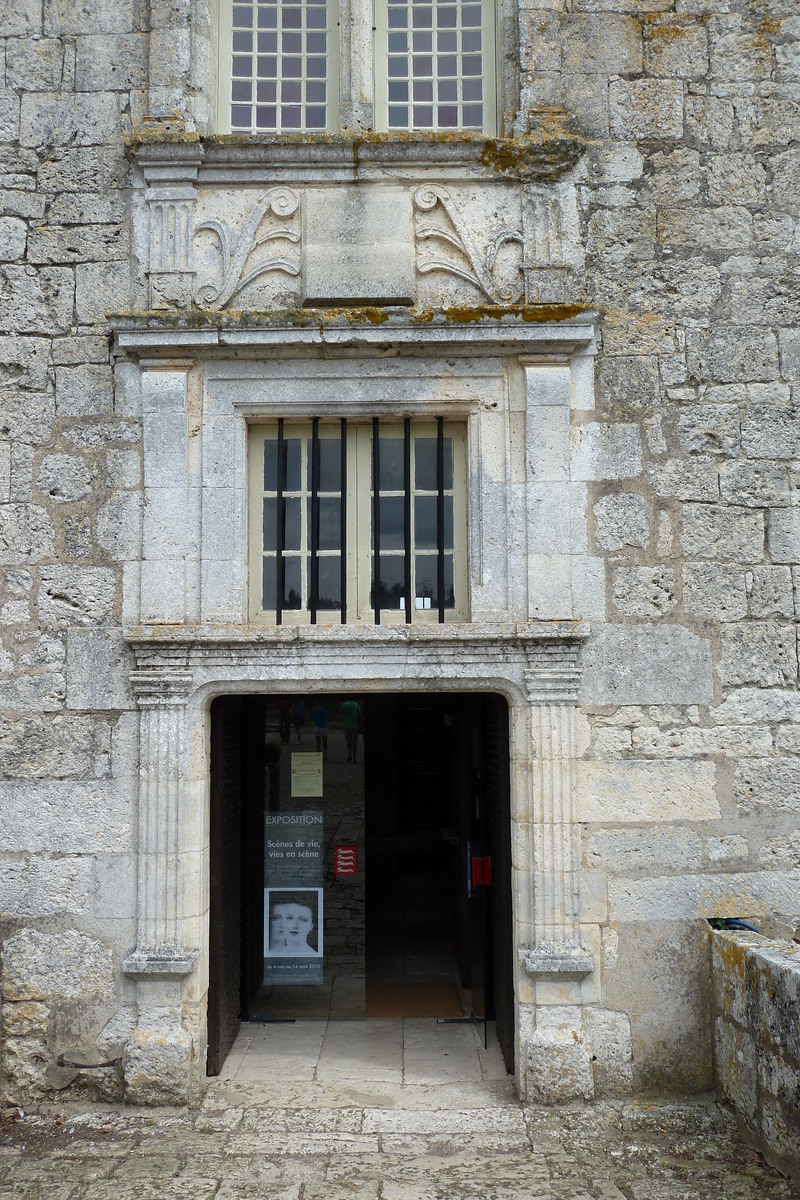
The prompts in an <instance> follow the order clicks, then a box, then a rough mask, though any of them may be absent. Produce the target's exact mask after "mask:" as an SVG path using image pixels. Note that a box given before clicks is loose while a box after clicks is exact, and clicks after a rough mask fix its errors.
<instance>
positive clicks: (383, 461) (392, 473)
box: [380, 435, 403, 492]
mask: <svg viewBox="0 0 800 1200" xmlns="http://www.w3.org/2000/svg"><path fill="white" fill-rule="evenodd" d="M380 475H381V478H380V484H381V486H380V490H381V491H382V492H400V491H402V490H403V439H402V438H401V437H384V436H383V435H381V439H380Z"/></svg>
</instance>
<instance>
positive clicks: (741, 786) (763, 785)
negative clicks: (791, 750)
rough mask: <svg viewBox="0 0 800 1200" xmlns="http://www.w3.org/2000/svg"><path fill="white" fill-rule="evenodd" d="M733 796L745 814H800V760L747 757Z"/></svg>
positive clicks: (739, 769) (735, 782)
mask: <svg viewBox="0 0 800 1200" xmlns="http://www.w3.org/2000/svg"><path fill="white" fill-rule="evenodd" d="M733 799H734V801H735V802H736V804H737V806H738V808H739V811H740V812H741V813H742V815H743V816H749V815H750V813H758V814H764V813H773V814H774V813H789V814H793V815H795V816H796V815H800V759H798V758H794V757H792V758H777V757H773V758H761V759H743V760H742V761H741V762H740V763H739V765H738V767H737V769H736V776H735V778H734V781H733Z"/></svg>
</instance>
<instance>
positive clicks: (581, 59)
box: [558, 12, 642, 75]
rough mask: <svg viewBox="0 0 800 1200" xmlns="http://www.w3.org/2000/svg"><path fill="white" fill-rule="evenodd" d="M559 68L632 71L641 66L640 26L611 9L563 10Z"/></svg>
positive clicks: (614, 72) (583, 71)
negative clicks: (580, 12)
mask: <svg viewBox="0 0 800 1200" xmlns="http://www.w3.org/2000/svg"><path fill="white" fill-rule="evenodd" d="M558 32H559V35H560V36H559V41H560V45H561V49H562V55H563V58H562V62H561V63H560V64H559V65H560V66H561V67H562V69H563V70H564V71H566V72H568V73H570V74H586V75H635V74H638V73H639V71H640V70H641V67H642V27H641V25H640V23H639V22H638V21H637V20H635V19H634V18H633V17H629V16H622V15H619V14H617V13H613V12H606V13H602V14H593V13H592V14H577V13H576V14H571V13H564V14H563V15H562V16H561V20H560V22H559V31H558Z"/></svg>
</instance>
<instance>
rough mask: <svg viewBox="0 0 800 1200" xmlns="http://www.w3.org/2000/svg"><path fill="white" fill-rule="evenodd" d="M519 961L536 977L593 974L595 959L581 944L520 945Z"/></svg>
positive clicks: (546, 977) (550, 977) (528, 972)
mask: <svg viewBox="0 0 800 1200" xmlns="http://www.w3.org/2000/svg"><path fill="white" fill-rule="evenodd" d="M517 953H518V954H519V961H520V962H521V963H522V965H523V967H524V968H525V971H526V972H527V974H528V975H532V976H533V977H534V979H536V978H544V979H552V978H553V976H569V975H578V976H582V975H591V973H592V971H593V970H594V960H593V959H592V956H591V954H589V952H588V950H584V949H583V948H582V947H580V946H533V947H531V946H520V948H519V950H518V951H517Z"/></svg>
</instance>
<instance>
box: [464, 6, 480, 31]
mask: <svg viewBox="0 0 800 1200" xmlns="http://www.w3.org/2000/svg"><path fill="white" fill-rule="evenodd" d="M468 26H476V27H477V28H478V29H480V26H481V6H480V4H465V5H464V7H463V8H462V10H461V27H462V29H466V28H467V27H468Z"/></svg>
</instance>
